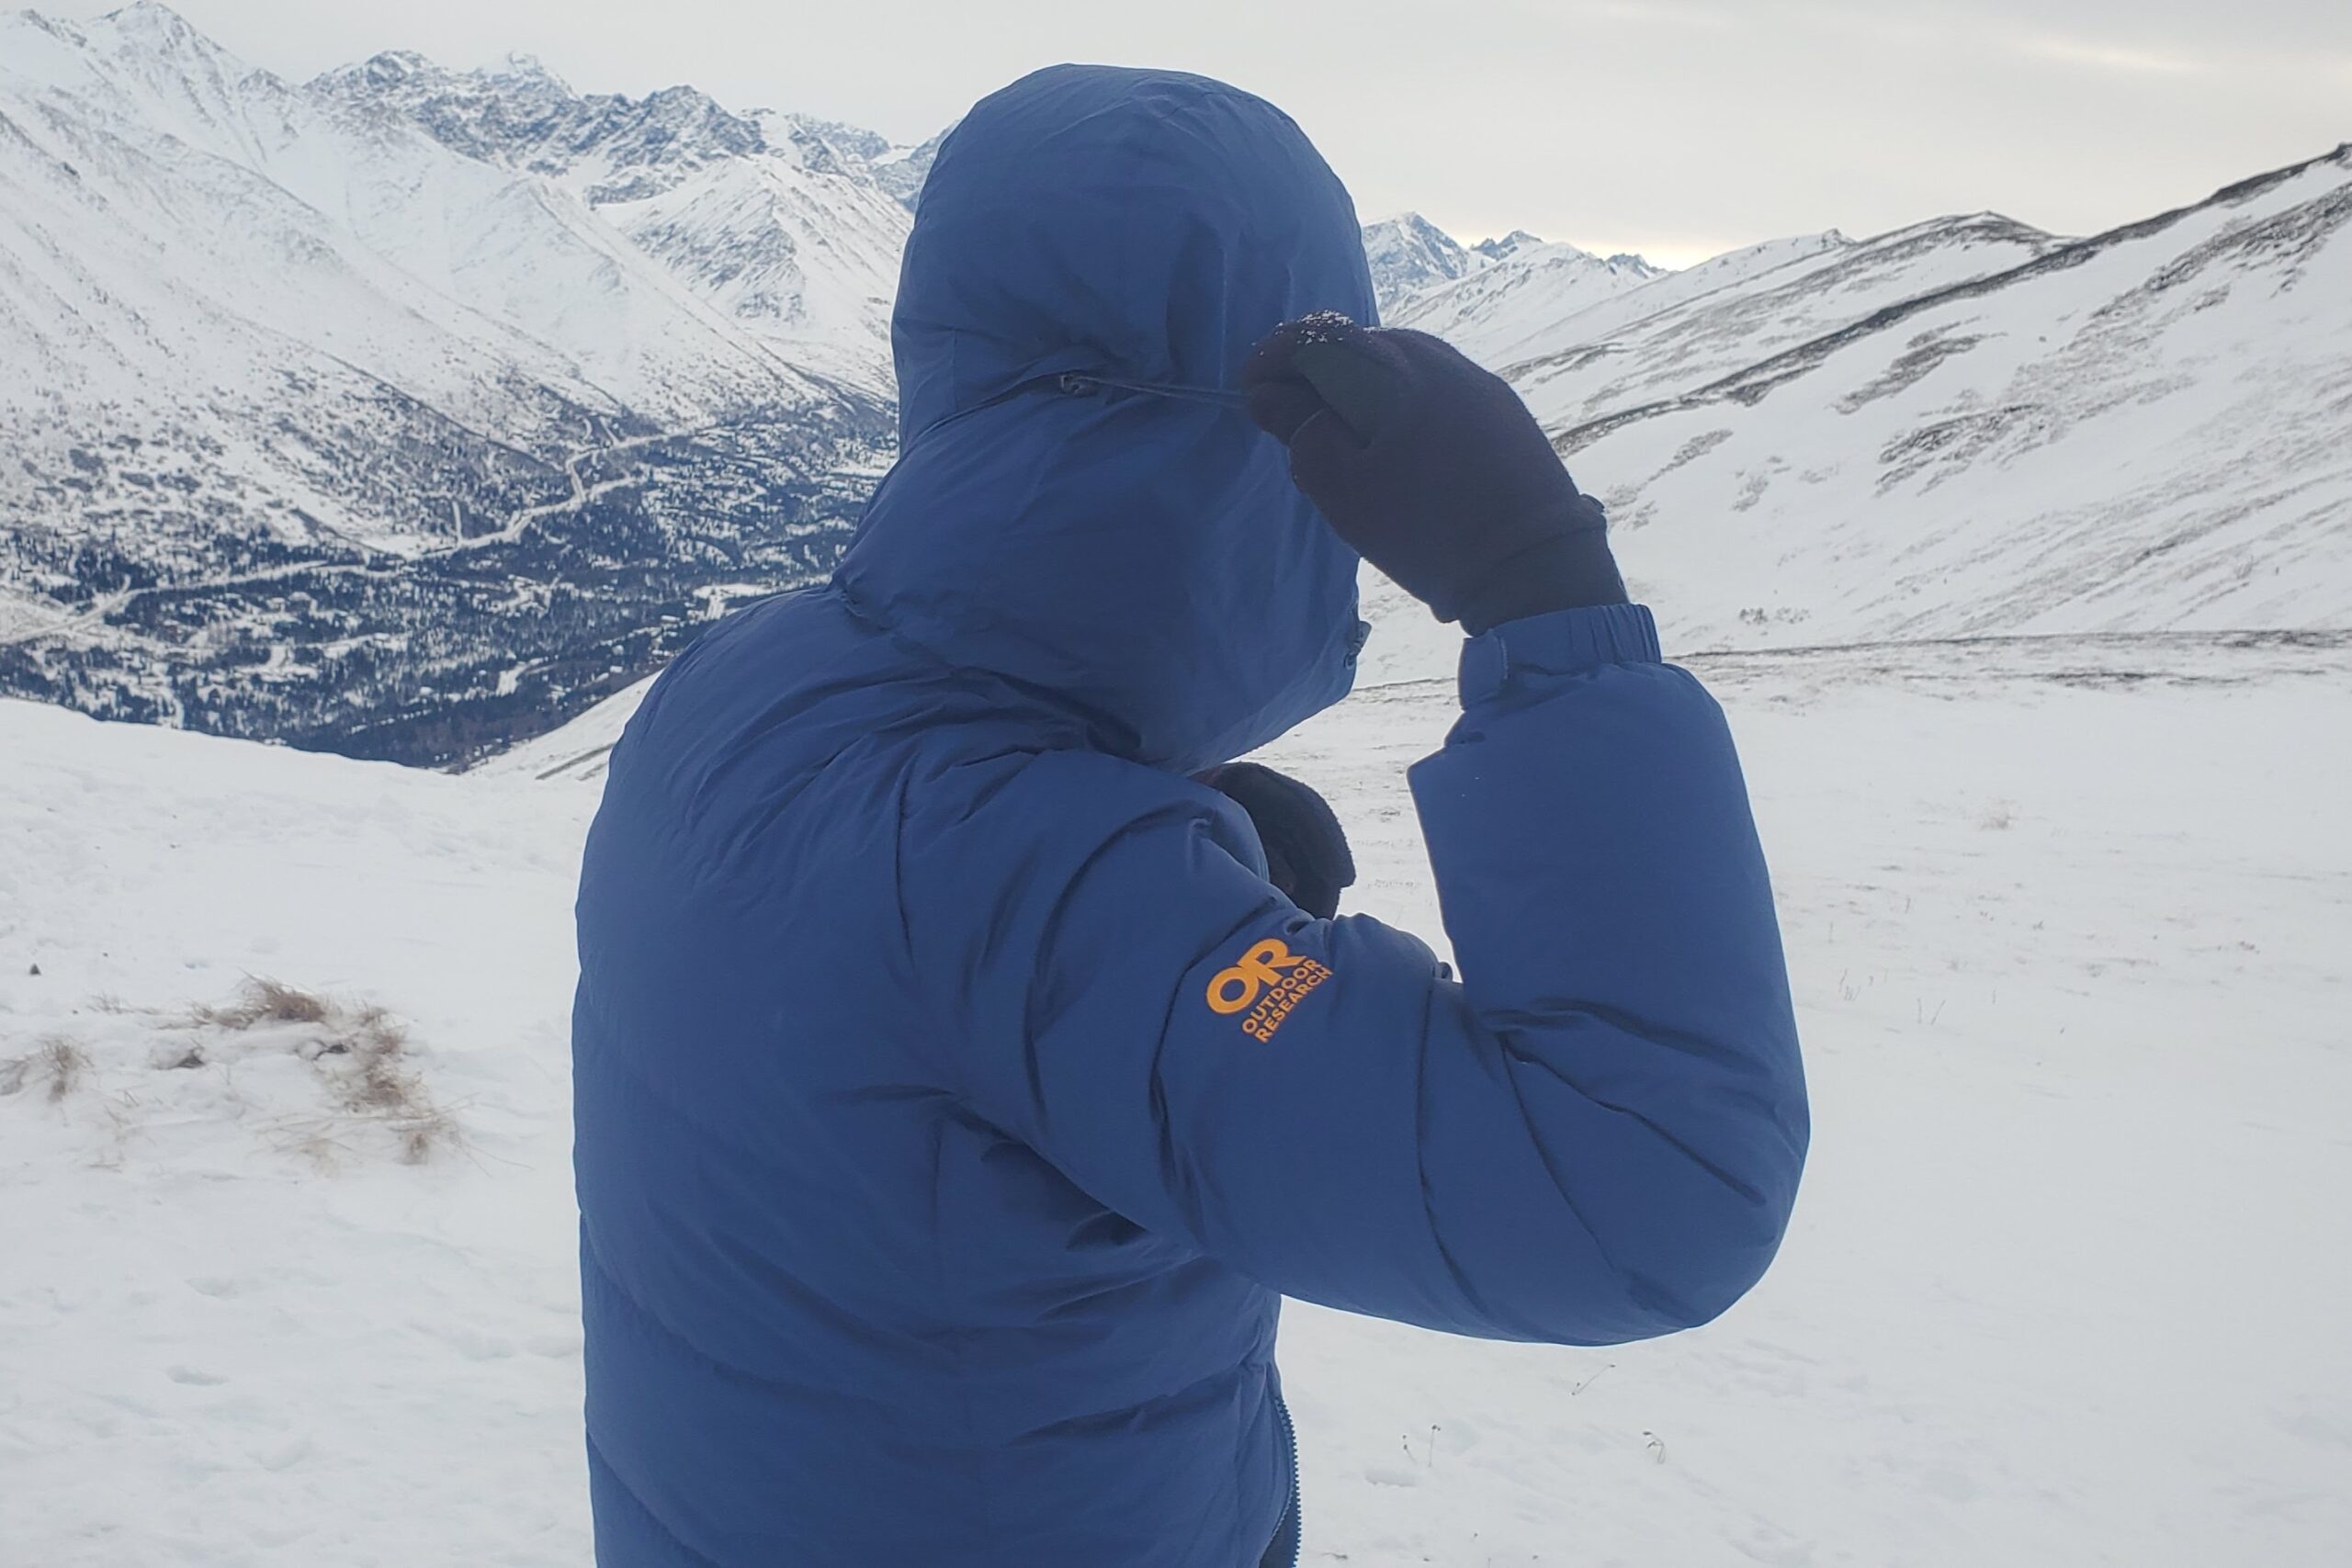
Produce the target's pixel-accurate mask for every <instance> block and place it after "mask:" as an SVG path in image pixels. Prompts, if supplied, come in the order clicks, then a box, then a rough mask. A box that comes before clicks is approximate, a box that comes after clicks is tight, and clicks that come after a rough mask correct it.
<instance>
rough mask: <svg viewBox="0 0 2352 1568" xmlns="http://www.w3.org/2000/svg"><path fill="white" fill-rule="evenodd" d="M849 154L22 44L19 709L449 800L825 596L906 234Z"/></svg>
mask: <svg viewBox="0 0 2352 1568" xmlns="http://www.w3.org/2000/svg"><path fill="white" fill-rule="evenodd" d="M830 130H831V128H826V127H823V126H821V125H820V124H818V123H817V122H814V121H804V120H797V119H795V118H791V117H781V116H777V117H763V118H758V119H754V118H744V117H739V116H734V115H731V114H729V113H728V112H727V111H725V110H724V109H722V108H720V107H718V105H716V104H713V103H711V102H710V101H709V100H708V99H707V98H705V97H703V96H701V95H699V94H695V93H693V92H691V91H690V90H686V89H675V90H673V91H671V92H667V93H661V94H656V95H654V96H652V97H650V98H647V99H643V100H634V101H633V100H628V99H624V98H617V97H609V96H606V97H582V96H578V95H574V94H572V93H571V91H570V89H568V88H566V87H565V86H564V85H562V84H561V83H560V82H558V81H556V80H555V79H554V78H553V77H552V76H550V75H548V73H546V72H545V71H543V70H540V69H538V68H537V67H536V66H534V65H532V64H530V63H529V62H510V63H509V64H508V65H507V66H505V67H503V68H500V69H497V70H494V71H490V72H477V73H467V74H458V73H447V72H442V71H439V70H438V69H437V68H435V67H433V66H431V65H430V64H429V63H428V62H423V61H421V60H419V59H417V58H416V57H414V56H382V57H379V58H378V59H377V60H375V61H371V62H368V64H366V65H364V66H359V67H355V68H352V69H350V70H346V71H342V72H335V73H330V74H329V75H327V76H325V77H322V78H321V79H319V80H318V81H316V82H313V83H311V84H309V85H292V84H288V83H287V82H285V81H283V80H281V79H279V78H278V77H276V76H274V75H271V74H270V73H267V72H265V71H258V70H254V69H252V68H251V67H249V66H247V65H245V64H244V63H243V62H240V61H238V60H236V59H234V58H233V57H232V56H230V55H229V54H228V53H226V51H222V50H221V49H220V48H219V47H218V46H217V45H215V44H213V43H211V42H210V41H209V39H205V38H204V37H202V36H201V35H200V34H198V33H197V32H196V31H195V30H194V29H192V28H189V27H188V26H187V23H185V22H184V21H183V20H181V19H180V18H179V17H177V16H176V15H175V14H174V13H172V12H171V11H169V10H167V9H165V8H164V7H162V6H153V5H145V4H142V5H137V6H130V7H129V8H128V9H125V10H122V11H119V12H116V13H113V14H111V15H110V16H107V17H102V18H100V19H98V20H96V21H94V22H90V23H86V24H75V23H69V22H64V21H59V20H55V19H51V18H46V17H41V16H40V15H38V14H36V13H32V12H17V13H12V14H8V15H6V16H0V365H6V367H8V368H7V373H6V376H5V378H0V443H5V444H6V449H7V450H8V451H9V452H10V454H11V457H12V458H13V459H14V461H12V462H11V463H9V464H8V465H6V469H5V471H0V690H6V691H12V692H16V693H18V694H28V695H36V696H40V697H43V698H46V699H49V700H54V701H62V702H66V703H70V704H71V705H74V706H77V707H82V708H85V709H86V710H89V711H92V712H96V713H102V714H108V715H113V716H130V717H147V718H162V719H166V720H170V721H173V722H177V723H183V724H187V725H189V726H191V727H195V728H208V729H216V730H221V731H225V732H227V733H231V734H243V735H266V736H272V737H277V738H281V739H289V740H292V741H294V742H296V743H298V744H312V745H332V746H334V747H336V748H337V749H341V750H351V751H355V752H358V753H361V754H368V755H380V756H391V757H399V758H402V759H405V760H411V761H441V760H446V759H447V758H450V757H454V756H458V755H463V754H465V753H466V752H468V751H470V750H476V749H478V748H479V747H480V746H481V745H483V744H487V743H492V742H503V741H505V740H507V739H511V738H512V737H513V736H514V735H515V734H517V733H522V732H527V731H528V730H530V729H531V728H535V727H537V728H543V727H544V726H545V725H546V724H548V723H551V722H555V721H557V720H560V717H562V716H564V715H565V714H567V713H570V712H572V711H576V710H577V709H578V708H579V707H581V706H582V705H586V704H587V703H589V702H592V701H594V699H595V697H596V696H598V695H600V694H602V693H603V692H604V691H605V690H608V689H610V688H611V687H612V686H613V685H614V684H615V683H616V682H624V681H626V680H628V679H630V678H633V677H635V676H636V675H638V674H639V673H641V672H642V671H644V670H645V669H647V668H649V667H650V665H651V664H653V663H655V662H658V661H659V660H660V659H661V658H662V657H663V656H664V655H666V653H668V652H671V651H674V650H675V649H676V648H677V647H679V646H682V645H683V641H684V638H685V637H687V636H690V635H691V632H692V630H693V629H694V627H695V626H696V625H697V624H698V623H699V621H700V620H701V619H702V618H704V617H705V616H706V615H707V613H708V611H709V610H710V608H711V607H712V606H713V605H714V604H718V603H720V602H723V600H724V598H725V597H726V596H727V594H728V592H729V591H730V590H733V591H741V587H742V585H744V584H746V583H750V584H752V585H755V586H756V587H760V588H764V587H770V586H773V585H775V583H777V582H780V581H792V580H794V579H795V578H796V577H800V576H806V575H808V574H809V573H810V572H812V571H817V570H822V569H823V568H825V567H826V566H828V565H830V562H831V558H832V555H833V554H834V553H835V551H837V549H838V546H839V541H840V539H841V538H842V536H844V534H845V531H846V528H847V525H848V523H847V520H848V519H849V518H850V517H851V516H852V515H854V510H855V508H856V506H857V504H858V503H859V501H860V500H861V498H862V495H863V492H864V491H865V487H866V485H867V484H868V483H870V480H871V477H872V475H873V474H874V473H875V472H876V471H878V469H879V468H880V467H881V466H882V465H883V464H884V463H885V462H886V461H887V457H888V444H889V439H890V434H891V430H890V423H891V422H890V410H889V376H888V358H887V353H886V349H885V344H884V341H883V337H882V333H883V328H884V323H885V322H886V321H887V316H888V299H889V295H890V293H891V290H892V288H894V286H895V282H896V270H897V259H898V252H899V247H900V245H901V243H903V238H904V234H905V231H906V227H907V224H908V221H909V219H908V215H907V212H906V209H905V207H904V206H903V205H902V203H901V202H900V201H899V198H898V197H897V196H896V195H895V194H894V193H893V191H892V190H891V189H890V188H888V186H886V184H885V183H884V182H883V181H881V180H879V179H877V178H876V176H875V175H873V174H872V173H871V172H870V164H871V163H872V161H873V160H874V159H876V158H879V157H883V156H885V155H887V154H888V152H889V149H888V147H887V146H886V145H884V144H882V143H881V142H880V139H878V138H870V139H864V140H861V139H859V138H858V137H857V136H854V135H849V134H830V133H829V131H830Z"/></svg>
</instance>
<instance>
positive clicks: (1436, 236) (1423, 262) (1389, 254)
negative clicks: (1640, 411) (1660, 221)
mask: <svg viewBox="0 0 2352 1568" xmlns="http://www.w3.org/2000/svg"><path fill="white" fill-rule="evenodd" d="M1363 248H1364V255H1365V257H1366V259H1368V260H1369V261H1370V262H1371V263H1372V283H1373V290H1374V295H1375V297H1376V298H1377V299H1379V301H1380V315H1381V320H1382V321H1384V322H1386V323H1387V324H1388V325H1390V326H1411V325H1415V324H1417V323H1416V321H1414V320H1411V319H1408V318H1410V317H1413V316H1415V315H1416V313H1417V311H1418V310H1419V300H1418V299H1415V296H1417V295H1419V294H1422V293H1425V292H1427V291H1429V290H1431V289H1438V288H1443V286H1445V285H1446V284H1449V283H1453V282H1456V281H1458V280H1460V279H1463V278H1466V277H1469V276H1473V275H1482V274H1485V273H1486V272H1487V271H1488V269H1490V268H1494V267H1497V266H1498V265H1500V264H1502V263H1505V262H1510V261H1513V260H1514V259H1517V258H1532V257H1534V256H1535V255H1536V254H1538V253H1542V256H1543V259H1541V260H1532V261H1528V262H1525V263H1522V265H1525V266H1528V267H1531V268H1532V269H1533V270H1535V271H1537V272H1539V273H1543V274H1547V275H1553V276H1555V278H1556V277H1557V276H1561V275H1569V274H1573V275H1575V276H1577V277H1578V278H1579V279H1580V284H1581V287H1582V288H1584V289H1585V290H1586V291H1587V292H1588V293H1589V296H1590V297H1593V298H1598V297H1600V295H1603V294H1607V293H1610V292H1613V291H1615V290H1618V289H1624V288H1636V287H1638V286H1640V285H1642V284H1644V283H1647V282H1649V281H1650V280H1651V279H1652V278H1657V277H1663V276H1666V275H1667V269H1666V268H1664V267H1660V266H1656V265H1652V264H1651V263H1649V262H1647V261H1645V260H1644V259H1642V258H1641V257H1640V256H1635V255H1622V254H1621V255H1614V256H1609V257H1606V258H1603V257H1600V256H1596V255H1594V254H1591V253H1590V252H1589V251H1580V250H1578V249H1577V248H1576V247H1575V246H1574V245H1555V244H1548V243H1545V242H1544V241H1542V240H1539V239H1537V238H1536V237H1535V236H1534V235H1532V234H1531V233H1529V232H1528V231H1526V230H1524V229H1518V230H1513V231H1511V232H1510V233H1509V234H1507V235H1505V236H1503V237H1502V238H1501V239H1498V240H1481V241H1479V242H1478V243H1476V244H1475V245H1466V246H1465V245H1464V244H1463V243H1460V242H1459V241H1457V240H1455V239H1454V237H1453V235H1451V234H1449V233H1447V232H1446V231H1444V230H1442V229H1441V228H1439V227H1438V226H1437V225H1436V224H1434V223H1432V222H1430V220H1428V219H1426V218H1424V217H1422V216H1421V215H1420V214H1419V213H1418V212H1407V213H1404V214H1401V215H1399V216H1397V217H1395V218H1384V219H1382V220H1379V221H1378V222H1376V223H1367V224H1365V225H1364V228H1363ZM1510 276H1511V277H1513V278H1517V279H1521V280H1522V282H1523V275H1522V273H1521V271H1520V270H1518V269H1517V268H1514V269H1512V270H1511V272H1510ZM1519 286H1520V284H1516V283H1515V284H1512V285H1510V287H1513V288H1516V287H1519ZM1408 301H1411V304H1410V306H1408ZM1400 311H1401V312H1402V313H1401V314H1400ZM1424 330H1426V331H1437V330H1438V329H1437V328H1435V327H1426V328H1424ZM1441 335H1442V334H1441Z"/></svg>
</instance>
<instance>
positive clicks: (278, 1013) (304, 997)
mask: <svg viewBox="0 0 2352 1568" xmlns="http://www.w3.org/2000/svg"><path fill="white" fill-rule="evenodd" d="M335 1010H336V1009H335V1005H334V1002H332V1001H330V1000H328V999H327V998H325V997H322V996H321V995H319V994H318V993H317V992H316V991H306V990H303V989H301V988H300V987H298V986H289V985H287V984H286V983H285V982H284V981H282V980H272V979H270V978H268V977H267V976H261V975H255V976H248V977H247V979H246V981H245V983H244V984H243V986H241V987H238V989H237V999H236V1000H235V1001H233V1002H231V1003H229V1004H228V1005H227V1006H226V1007H198V1008H197V1009H196V1010H195V1011H194V1015H193V1016H194V1018H195V1020H196V1021H197V1022H198V1023H204V1024H209V1025H211V1026H212V1027H213V1028H215V1029H251V1028H253V1027H254V1026H255V1025H256V1024H264V1023H324V1022H325V1021H327V1020H328V1019H329V1018H331V1017H333V1016H334V1012H335Z"/></svg>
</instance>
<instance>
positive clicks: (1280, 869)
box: [1195, 762, 1356, 920]
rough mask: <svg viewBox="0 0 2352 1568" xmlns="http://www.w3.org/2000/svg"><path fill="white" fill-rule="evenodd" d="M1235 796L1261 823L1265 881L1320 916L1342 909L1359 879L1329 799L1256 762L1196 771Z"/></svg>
mask: <svg viewBox="0 0 2352 1568" xmlns="http://www.w3.org/2000/svg"><path fill="white" fill-rule="evenodd" d="M1195 776H1196V778H1197V780H1198V782H1199V783H1201V784H1206V785H1208V786H1209V787H1210V788H1211V789H1214V790H1216V791H1218V792H1219V793H1221V794H1224V795H1228V796H1230V797H1231V798H1232V799H1233V801H1234V802H1235V803H1236V804H1238V806H1239V807H1241V809H1242V810H1244V811H1247V812H1248V813H1249V814H1250V821H1251V822H1253V823H1255V824H1257V828H1258V842H1259V843H1261V844H1262V845H1264V846H1265V851H1266V880H1267V881H1269V882H1271V883H1272V884H1273V885H1274V886H1276V887H1279V888H1281V889H1282V890H1283V893H1284V894H1286V895H1288V897H1289V898H1290V901H1291V902H1292V903H1294V904H1295V905H1297V906H1298V907H1299V908H1302V909H1304V910H1306V912H1307V913H1308V914H1310V915H1312V916H1314V917H1315V918H1316V919H1318V920H1328V919H1330V918H1331V917H1332V916H1333V915H1335V914H1337V913H1339V910H1340V888H1342V887H1346V886H1350V885H1351V884H1352V883H1353V882H1354V881H1355V879H1356V861H1355V856H1353V855H1351V854H1350V853H1349V852H1348V835H1347V834H1346V833H1345V832H1344V831H1343V830H1342V829H1340V819H1339V818H1337V817H1335V816H1333V815H1332V813H1331V807H1330V805H1329V802H1327V801H1326V800H1324V798H1323V797H1322V796H1321V795H1317V794H1316V793H1315V791H1314V790H1312V789H1311V788H1309V787H1308V786H1306V784H1301V783H1299V782H1298V781H1297V780H1296V779H1295V778H1292V777H1290V776H1289V775H1288V774H1285V773H1276V772H1274V770H1273V769H1272V768H1264V767H1260V766H1259V765H1258V764H1257V763H1255V762H1227V763H1226V764H1225V765H1224V766H1223V767H1220V768H1211V769H1210V770H1209V771H1208V772H1207V773H1201V774H1197V775H1195Z"/></svg>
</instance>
